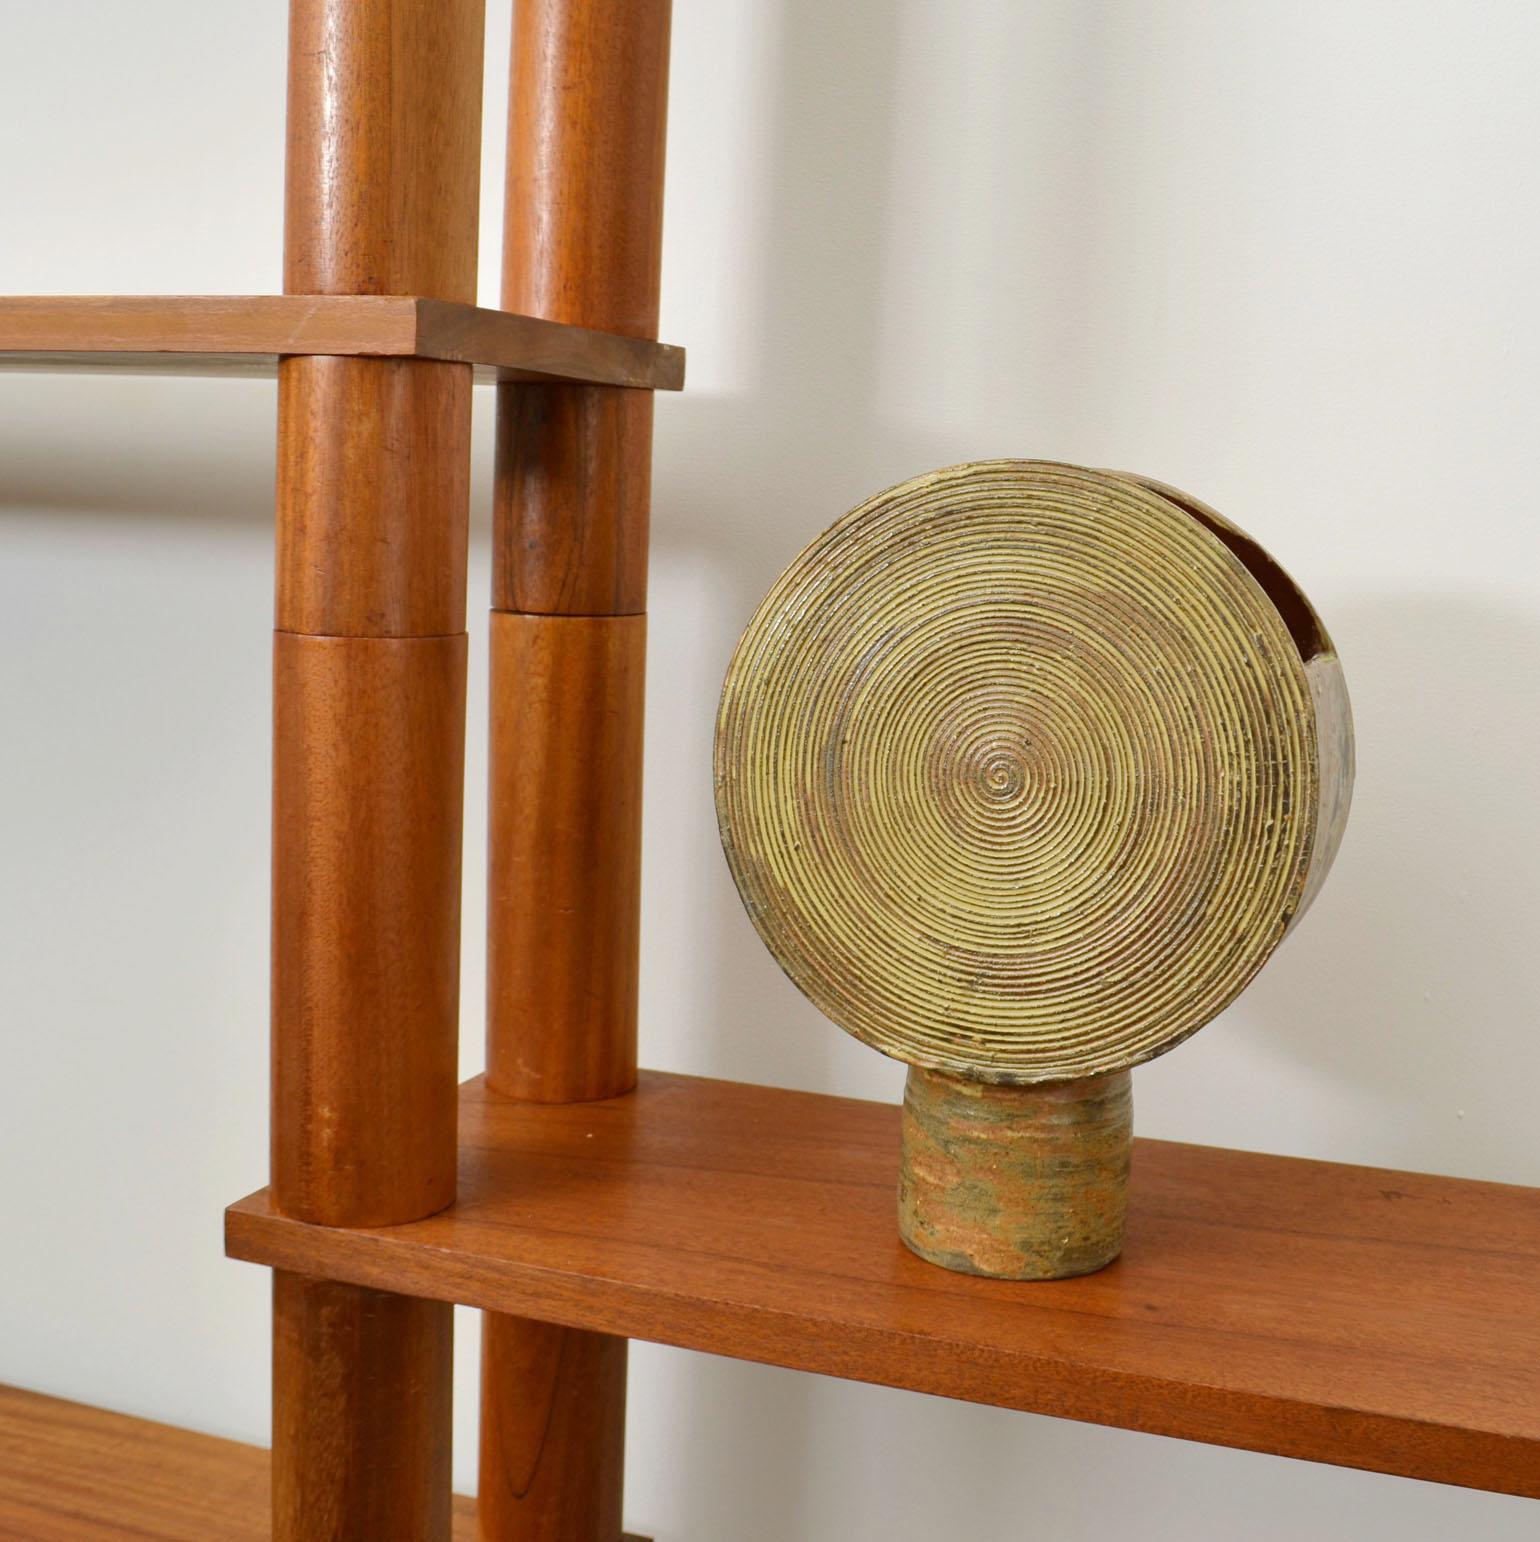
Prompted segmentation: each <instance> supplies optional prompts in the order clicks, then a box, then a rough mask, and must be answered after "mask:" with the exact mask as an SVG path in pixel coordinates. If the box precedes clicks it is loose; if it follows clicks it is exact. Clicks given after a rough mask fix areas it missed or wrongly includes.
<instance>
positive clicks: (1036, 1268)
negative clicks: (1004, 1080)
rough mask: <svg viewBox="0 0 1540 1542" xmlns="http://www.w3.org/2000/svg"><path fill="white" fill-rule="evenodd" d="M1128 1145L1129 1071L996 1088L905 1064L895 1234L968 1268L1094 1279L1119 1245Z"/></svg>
mask: <svg viewBox="0 0 1540 1542" xmlns="http://www.w3.org/2000/svg"><path fill="white" fill-rule="evenodd" d="M1132 1144H1133V1097H1132V1078H1131V1077H1130V1075H1129V1073H1128V1072H1127V1071H1116V1072H1112V1073H1110V1074H1108V1075H1104V1076H1090V1077H1085V1078H1083V1079H1081V1080H1077V1081H1063V1082H1044V1083H1040V1084H1038V1085H1037V1086H1032V1087H999V1086H994V1085H992V1084H989V1083H985V1082H975V1081H968V1080H966V1079H964V1078H962V1077H957V1076H948V1075H945V1074H944V1073H942V1072H939V1071H926V1070H922V1069H921V1068H920V1067H919V1066H912V1067H910V1070H909V1081H908V1083H907V1085H906V1086H905V1088H904V1115H903V1150H902V1154H901V1157H900V1170H899V1184H898V1229H899V1234H900V1236H902V1238H903V1240H904V1242H905V1243H906V1244H907V1245H908V1246H909V1247H910V1248H911V1249H913V1251H914V1252H916V1253H918V1254H919V1255H920V1257H921V1258H924V1259H927V1260H928V1261H929V1262H931V1263H933V1264H940V1265H941V1266H942V1267H943V1268H945V1269H956V1270H958V1271H960V1272H961V1273H964V1274H986V1275H992V1276H994V1277H996V1278H998V1279H1006V1280H1057V1279H1063V1278H1065V1277H1066V1276H1068V1275H1074V1274H1089V1273H1090V1272H1091V1271H1092V1270H1093V1269H1100V1268H1103V1267H1104V1266H1105V1265H1107V1264H1110V1263H1111V1262H1112V1260H1113V1259H1114V1258H1116V1257H1117V1256H1118V1253H1119V1252H1120V1251H1121V1250H1122V1247H1123V1223H1124V1218H1125V1215H1126V1212H1127V1200H1128V1164H1129V1154H1130V1151H1131V1149H1132Z"/></svg>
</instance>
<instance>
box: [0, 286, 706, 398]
mask: <svg viewBox="0 0 1540 1542" xmlns="http://www.w3.org/2000/svg"><path fill="white" fill-rule="evenodd" d="M291 354H359V355H366V356H370V357H379V358H412V359H440V360H444V361H446V362H449V363H457V364H473V365H475V367H476V375H477V378H478V379H485V380H549V381H569V382H576V383H579V384H586V385H616V386H636V387H640V388H642V389H644V390H658V391H677V390H679V388H680V387H681V386H682V385H683V384H684V350H683V349H682V348H674V347H671V346H670V345H669V344H667V343H654V342H648V341H646V340H645V339H642V338H635V337H619V336H616V335H615V334H613V333H610V332H593V331H590V330H589V329H588V328H586V327H572V326H567V325H565V324H563V323H561V322H557V321H544V320H542V319H541V318H539V317H537V316H519V315H515V314H513V313H512V312H509V311H494V310H483V309H482V308H481V307H479V306H475V305H461V304H457V303H455V302H454V301H450V300H426V299H420V298H417V297H415V296H412V295H21V296H12V297H9V298H0V369H5V370H47V371H52V372H54V373H69V372H75V371H83V370H84V371H94V370H100V369H109V370H118V371H120V372H122V373H126V374H170V375H271V374H273V373H274V372H275V370H276V369H277V365H278V360H279V359H280V358H282V357H283V356H285V355H291Z"/></svg>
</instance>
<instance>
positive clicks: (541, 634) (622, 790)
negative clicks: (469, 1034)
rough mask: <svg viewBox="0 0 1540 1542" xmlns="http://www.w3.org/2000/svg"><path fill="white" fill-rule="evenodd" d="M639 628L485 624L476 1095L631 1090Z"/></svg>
mask: <svg viewBox="0 0 1540 1542" xmlns="http://www.w3.org/2000/svg"><path fill="white" fill-rule="evenodd" d="M646 637H647V621H646V617H645V616H522V615H508V614H504V613H501V612H494V613H493V616H492V669H491V674H492V682H491V694H492V730H491V739H492V743H491V787H492V794H491V808H490V811H489V820H490V831H489V836H490V838H489V843H488V849H489V861H488V893H487V947H488V958H487V1083H488V1085H489V1086H491V1087H492V1088H493V1089H494V1090H495V1091H497V1092H500V1093H503V1094H505V1095H506V1096H509V1097H518V1098H528V1099H530V1100H532V1101H535V1102H543V1103H569V1102H577V1101H584V1100H588V1099H591V1098H609V1097H616V1096H618V1095H619V1094H620V1093H623V1092H627V1091H629V1090H630V1089H631V1087H632V1086H633V1085H634V1084H635V1081H636V970H637V944H638V929H639V924H640V910H641V817H642V704H643V685H644V670H645V662H646V651H645V650H646Z"/></svg>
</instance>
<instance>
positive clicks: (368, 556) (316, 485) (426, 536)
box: [275, 356, 471, 637]
mask: <svg viewBox="0 0 1540 1542" xmlns="http://www.w3.org/2000/svg"><path fill="white" fill-rule="evenodd" d="M470 469H471V367H470V365H469V364H441V363H436V362H434V361H432V360H428V359H355V358H337V357H325V356H322V357H305V358H292V359H285V360H283V361H282V363H280V364H279V366H278V585H277V589H278V593H277V618H276V622H275V624H276V625H277V626H278V628H279V630H281V631H285V632H309V633H312V634H314V635H316V636H327V637H435V636H444V635H446V634H448V633H451V632H463V631H464V630H465V548H466V534H467V525H468V523H469V511H470Z"/></svg>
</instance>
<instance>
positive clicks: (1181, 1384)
mask: <svg viewBox="0 0 1540 1542" xmlns="http://www.w3.org/2000/svg"><path fill="white" fill-rule="evenodd" d="M460 1130H461V1143H460V1187H459V1198H458V1200H457V1201H456V1203H455V1204H454V1206H453V1207H452V1208H451V1209H449V1210H446V1211H443V1212H441V1213H440V1214H438V1215H435V1216H432V1217H430V1218H429V1219H427V1220H423V1221H417V1222H414V1223H413V1224H411V1225H407V1226H392V1227H378V1228H368V1229H362V1230H359V1229H343V1228H334V1229H333V1228H325V1227H314V1226H305V1225H303V1224H301V1223H298V1222H295V1221H291V1220H286V1219H284V1218H283V1217H282V1216H280V1215H277V1214H275V1213H274V1211H273V1209H272V1207H271V1205H270V1204H269V1202H268V1199H267V1196H266V1194H265V1193H258V1194H254V1195H252V1196H251V1197H250V1198H248V1199H245V1200H242V1201H241V1202H240V1203H239V1204H237V1205H235V1206H233V1207H232V1208H231V1209H230V1211H229V1212H228V1215H227V1219H226V1239H227V1246H228V1251H229V1252H230V1253H231V1254H232V1255H233V1256H234V1257H237V1258H244V1259H248V1260H250V1261H251V1262H253V1263H261V1264H270V1265H272V1266H273V1267H275V1268H279V1269H293V1270H298V1271H299V1272H301V1273H318V1274H325V1275H327V1276H330V1277H332V1278H336V1279H341V1280H349V1281H351V1282H353V1283H354V1284H358V1285H368V1286H373V1287H375V1288H378V1289H382V1290H392V1291H404V1292H407V1293H410V1294H413V1295H422V1296H432V1297H434V1298H435V1299H437V1300H441V1301H454V1302H459V1303H461V1304H463V1305H467V1306H476V1307H482V1308H484V1309H486V1310H489V1311H497V1312H511V1313H517V1314H519V1315H521V1316H526V1317H536V1318H541V1319H544V1320H548V1321H552V1322H559V1323H563V1324H566V1325H568V1326H570V1327H574V1328H586V1329H593V1330H596V1331H599V1332H602V1333H611V1334H622V1335H625V1336H626V1337H629V1338H643V1339H652V1340H656V1341H658V1342H661V1343H665V1344H674V1345H678V1346H681V1347H683V1348H686V1349H698V1350H705V1351H708V1352H710V1353H713V1354H722V1355H732V1356H735V1357H737V1358H740V1359H747V1360H759V1361H764V1362H767V1363H769V1364H772V1365H783V1366H789V1367H791V1368H792V1369H794V1370H802V1371H816V1372H820V1373H822V1374H823V1375H826V1376H844V1377H851V1378H854V1379H856V1380H859V1381H871V1382H879V1383H882V1384H884V1385H887V1386H894V1387H908V1388H912V1389H914V1390H916V1391H920V1392H931V1393H939V1394H941V1395H943V1396H946V1397H955V1398H963V1399H966V1400H968V1401H970V1402H976V1403H991V1404H996V1405H998V1406H1001V1407H1005V1408H1020V1409H1029V1410H1031V1411H1034V1412H1037V1413H1047V1414H1058V1415H1062V1416H1064V1417H1066V1418H1072V1419H1084V1420H1089V1421H1091V1422H1092V1423H1096V1424H1114V1425H1121V1426H1124V1427H1127V1428H1130V1429H1138V1430H1148V1431H1152V1432H1154V1433H1157V1434H1163V1435H1178V1436H1183V1437H1185V1438H1187V1439H1189V1440H1202V1441H1210V1442H1213V1443H1215V1444H1218V1445H1227V1446H1242V1447H1246V1448H1248V1449H1251V1450H1257V1451H1270V1452H1275V1453H1278V1454H1280V1455H1284V1456H1296V1457H1308V1458H1310V1459H1312V1460H1314V1461H1320V1462H1332V1463H1336V1464H1338V1465H1341V1466H1349V1467H1365V1468H1371V1469H1373V1470H1375V1471H1378V1472H1387V1473H1399V1474H1401V1475H1403V1476H1407V1477H1419V1478H1432V1479H1436V1480H1438V1481H1440V1482H1445V1483H1458V1484H1465V1485H1468V1486H1470V1487H1473V1488H1485V1489H1496V1490H1500V1491H1503V1492H1506V1493H1513V1494H1527V1495H1530V1496H1532V1497H1540V1385H1537V1379H1540V1196H1537V1194H1536V1193H1535V1191H1534V1190H1531V1189H1524V1188H1517V1187H1511V1186H1507V1185H1503V1184H1495V1183H1473V1182H1465V1181H1461V1180H1458V1179H1452V1178H1436V1177H1425V1176H1421V1175H1417V1174H1410V1173H1399V1172H1386V1171H1380V1170H1378V1169H1374V1168H1367V1167H1348V1166H1342V1165H1339V1164H1336V1163H1331V1162H1309V1161H1300V1160H1297V1159H1293V1158H1289V1157H1274V1156H1263V1155H1257V1154H1254V1153H1251V1152H1244V1151H1224V1150H1217V1149H1213V1148H1210V1147H1203V1146H1190V1145H1181V1144H1176V1143H1172V1142H1167V1141H1149V1140H1144V1141H1139V1142H1137V1143H1136V1155H1135V1166H1134V1180H1133V1189H1132V1205H1131V1213H1130V1220H1129V1234H1128V1244H1127V1248H1126V1250H1125V1252H1124V1254H1123V1257H1122V1258H1121V1259H1120V1260H1119V1261H1118V1262H1117V1263H1116V1264H1114V1265H1113V1266H1112V1267H1111V1268H1110V1269H1107V1270H1105V1271H1103V1272H1102V1273H1099V1274H1094V1275H1088V1276H1087V1277H1085V1278H1084V1279H1078V1280H1063V1281H1056V1282H1053V1283H1045V1284H1032V1285H1027V1286H1022V1285H1019V1284H1013V1283H1010V1282H1002V1281H998V1280H986V1279H978V1278H974V1277H972V1276H968V1275H960V1274H954V1273H951V1272H949V1271H947V1270H943V1269H938V1268H935V1267H933V1266H932V1265H930V1264H927V1263H924V1262H922V1261H921V1260H920V1259H918V1258H916V1257H915V1256H914V1255H913V1254H911V1253H909V1252H908V1251H907V1250H906V1249H905V1248H904V1247H903V1246H902V1245H901V1244H900V1242H899V1241H898V1236H897V1232H896V1230H895V1227H894V1218H893V1216H894V1204H895V1196H894V1176H893V1175H894V1172H895V1170H896V1165H897V1153H898V1110H897V1109H896V1108H892V1107H889V1106H887V1105H885V1104H877V1103H863V1102H854V1101H851V1100H849V1099H845V1098H833V1097H819V1096H816V1095H813V1094H810V1093H803V1092H787V1091H781V1090H778V1089H776V1088H771V1087H755V1086H746V1085H742V1084H738V1083H734V1082H723V1081H706V1080H701V1079H698V1078H694V1077H687V1076H672V1075H667V1074H664V1073H658V1072H650V1073H643V1076H642V1080H641V1083H640V1085H639V1086H638V1088H637V1090H636V1091H635V1092H634V1093H632V1094H630V1095H629V1096H626V1097H622V1098H615V1099H612V1100H609V1101H606V1102H600V1103H586V1104H569V1105H556V1106H539V1105H532V1104H520V1103H513V1102H510V1101H508V1100H507V1099H502V1098H498V1097H496V1096H493V1095H491V1094H489V1093H488V1092H487V1091H486V1088H485V1087H484V1086H483V1085H482V1083H481V1081H480V1080H479V1079H478V1080H476V1081H472V1082H468V1083H467V1084H466V1085H465V1087H464V1088H463V1089H462V1090H461V1100H460Z"/></svg>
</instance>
